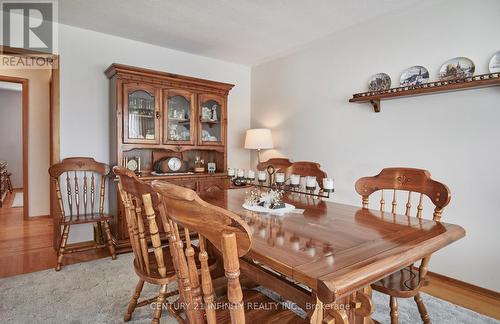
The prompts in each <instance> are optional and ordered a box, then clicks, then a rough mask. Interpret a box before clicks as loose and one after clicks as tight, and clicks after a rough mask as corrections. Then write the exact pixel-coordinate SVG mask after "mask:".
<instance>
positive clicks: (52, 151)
mask: <svg viewBox="0 0 500 324" xmlns="http://www.w3.org/2000/svg"><path fill="white" fill-rule="evenodd" d="M0 53H1V54H7V55H9V54H11V55H12V54H14V55H24V56H37V55H44V56H47V55H48V54H47V53H43V52H37V51H33V50H27V49H23V48H15V47H10V46H4V45H0ZM51 58H52V62H53V64H52V69H51V74H50V81H49V128H50V133H49V164H50V165H53V164H54V163H57V162H59V161H60V159H61V148H60V117H59V116H60V102H59V100H60V99H59V98H60V79H59V76H60V60H59V55H57V54H51ZM26 81H27V80H26ZM26 89H28V85H27V83H26ZM23 90H24V86H23ZM24 96H26V98H25V100H26V118H24V116H25V115H24V113H23V127H25V126H26V131H27V130H28V118H27V114H28V90H27V91H26V94H25V95H24V91H23V100H24ZM23 109H24V106H23ZM24 123H26V124H25V125H24ZM23 134H24V131H23ZM26 135H27V136H26V158H25V157H24V156H25V155H24V151H25V150H24V144H25V143H24V139H23V163H25V165H24V164H23V174H24V173H25V172H24V168H26V172H27V171H28V159H27V157H28V155H27V154H28V148H27V144H28V134H27V133H26ZM27 174H28V173H26V175H27ZM27 183H28V177H27V176H26V177H24V175H23V186H26V188H27ZM48 185H49V188H50V196H49V197H50V198H49V199H50V207H49V213H50V216H52V218H53V220H54V229H53V230H54V240H53V246H54V248H56V247H57V242H58V237H59V236H60V234H61V233H60V232H61V228H60V227H59V219H58V218H57V217H56V215H57V213H56V212H55V209H56V203H57V201H56V195H55V190H54V186H52V183H51V182H50V180H49V184H48ZM23 197H24V199H23V200H24V201H23V203H24V206H25V207H26V208H24V210H23V212H24V214H23V218H24V219H25V220H29V205H28V201H29V200H28V190H27V189H26V190H25V193H24V195H23ZM56 225H57V226H56Z"/></svg>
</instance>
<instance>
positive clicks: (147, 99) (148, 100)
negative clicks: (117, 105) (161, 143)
mask: <svg viewBox="0 0 500 324" xmlns="http://www.w3.org/2000/svg"><path fill="white" fill-rule="evenodd" d="M155 117H156V116H155V97H154V96H151V95H150V94H149V93H147V92H146V91H143V90H138V91H134V92H131V93H130V94H129V95H128V137H129V138H136V139H149V140H154V139H155Z"/></svg>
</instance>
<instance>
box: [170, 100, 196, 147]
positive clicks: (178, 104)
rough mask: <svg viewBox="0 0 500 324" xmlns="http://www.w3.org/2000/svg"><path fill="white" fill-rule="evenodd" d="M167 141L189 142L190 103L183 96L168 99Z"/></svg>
mask: <svg viewBox="0 0 500 324" xmlns="http://www.w3.org/2000/svg"><path fill="white" fill-rule="evenodd" d="M167 120H168V125H167V132H168V133H167V134H168V140H169V141H190V140H191V103H190V102H189V100H187V99H186V98H184V97H183V96H173V97H171V98H169V99H168V118H167Z"/></svg>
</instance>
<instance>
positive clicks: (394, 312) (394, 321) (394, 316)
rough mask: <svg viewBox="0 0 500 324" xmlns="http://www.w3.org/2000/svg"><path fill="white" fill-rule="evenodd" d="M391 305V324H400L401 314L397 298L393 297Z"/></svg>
mask: <svg viewBox="0 0 500 324" xmlns="http://www.w3.org/2000/svg"><path fill="white" fill-rule="evenodd" d="M389 305H390V306H391V324H398V322H399V313H398V300H397V299H396V297H393V296H391V299H390V301H389Z"/></svg>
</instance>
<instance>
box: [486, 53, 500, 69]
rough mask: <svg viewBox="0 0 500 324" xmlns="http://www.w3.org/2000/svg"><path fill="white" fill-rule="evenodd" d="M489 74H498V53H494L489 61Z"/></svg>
mask: <svg viewBox="0 0 500 324" xmlns="http://www.w3.org/2000/svg"><path fill="white" fill-rule="evenodd" d="M489 68H490V73H498V72H500V52H496V53H495V55H493V57H492V58H491V60H490V65H489Z"/></svg>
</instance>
